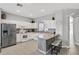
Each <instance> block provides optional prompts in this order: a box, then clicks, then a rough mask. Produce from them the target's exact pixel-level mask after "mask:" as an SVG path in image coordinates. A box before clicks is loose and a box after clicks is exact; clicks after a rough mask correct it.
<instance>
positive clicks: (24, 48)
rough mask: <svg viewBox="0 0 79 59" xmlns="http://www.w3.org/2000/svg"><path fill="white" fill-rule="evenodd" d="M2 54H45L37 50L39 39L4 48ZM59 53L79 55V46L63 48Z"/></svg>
mask: <svg viewBox="0 0 79 59" xmlns="http://www.w3.org/2000/svg"><path fill="white" fill-rule="evenodd" d="M0 55H43V54H42V53H40V52H39V51H38V50H37V41H35V40H30V41H27V42H23V43H18V44H17V45H14V46H11V47H7V48H3V49H2V52H1V53H0ZM59 55H79V46H74V47H71V48H69V49H67V48H62V49H61V52H60V54H59Z"/></svg>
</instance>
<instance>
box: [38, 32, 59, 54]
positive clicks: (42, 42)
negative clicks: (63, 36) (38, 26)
mask: <svg viewBox="0 0 79 59" xmlns="http://www.w3.org/2000/svg"><path fill="white" fill-rule="evenodd" d="M56 39H58V35H55V34H53V33H48V32H47V33H46V32H45V33H39V35H38V51H40V52H41V53H43V54H48V53H49V52H50V51H51V43H52V42H54V41H55V40H56Z"/></svg>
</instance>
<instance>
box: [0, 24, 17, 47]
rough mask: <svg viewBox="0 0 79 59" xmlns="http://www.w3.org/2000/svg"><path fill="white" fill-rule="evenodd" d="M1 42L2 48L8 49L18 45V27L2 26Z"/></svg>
mask: <svg viewBox="0 0 79 59" xmlns="http://www.w3.org/2000/svg"><path fill="white" fill-rule="evenodd" d="M0 27H1V30H0V38H1V39H0V40H1V47H2V48H4V47H8V46H11V45H15V44H16V25H15V24H6V23H2V24H0Z"/></svg>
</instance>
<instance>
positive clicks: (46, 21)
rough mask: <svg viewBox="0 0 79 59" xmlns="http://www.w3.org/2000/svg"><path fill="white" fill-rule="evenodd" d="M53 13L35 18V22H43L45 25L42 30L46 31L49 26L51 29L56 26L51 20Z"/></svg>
mask: <svg viewBox="0 0 79 59" xmlns="http://www.w3.org/2000/svg"><path fill="white" fill-rule="evenodd" d="M52 17H53V14H51V15H46V16H43V17H40V18H35V20H37V22H38V23H39V22H43V23H44V25H45V27H44V30H45V31H47V30H48V29H49V28H51V29H55V28H56V21H55V20H52Z"/></svg>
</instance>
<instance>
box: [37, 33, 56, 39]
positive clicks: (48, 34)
mask: <svg viewBox="0 0 79 59" xmlns="http://www.w3.org/2000/svg"><path fill="white" fill-rule="evenodd" d="M55 36H57V34H56V35H55V34H53V33H39V34H38V38H41V39H45V40H48V39H50V38H53V37H55Z"/></svg>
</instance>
